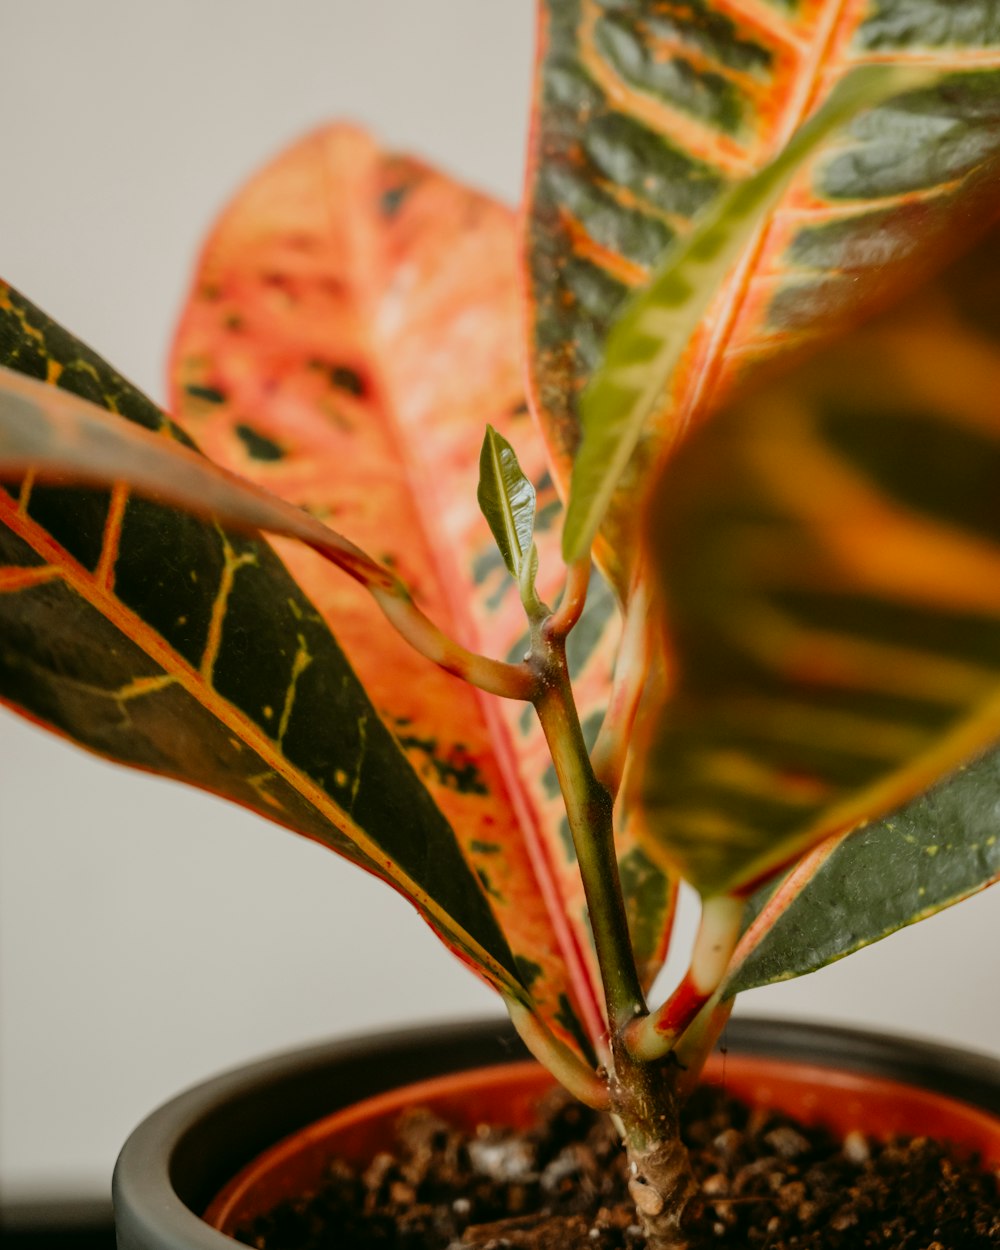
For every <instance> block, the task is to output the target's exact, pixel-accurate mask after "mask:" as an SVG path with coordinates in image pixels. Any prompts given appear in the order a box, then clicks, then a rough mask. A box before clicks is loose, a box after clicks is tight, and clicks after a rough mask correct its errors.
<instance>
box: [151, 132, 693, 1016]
mask: <svg viewBox="0 0 1000 1250" xmlns="http://www.w3.org/2000/svg"><path fill="white" fill-rule="evenodd" d="M515 260H516V248H515V234H514V222H513V218H512V215H511V214H510V213H509V212H508V211H507V210H505V209H503V208H501V207H499V206H498V205H496V204H494V203H492V202H490V201H488V200H486V199H485V198H483V197H482V196H479V195H476V194H473V193H472V192H470V191H467V190H465V189H464V188H462V187H460V186H458V185H456V184H455V183H453V182H451V181H450V180H448V179H446V178H444V177H442V176H441V175H439V174H437V173H434V172H433V171H431V170H429V169H428V168H426V167H425V166H423V165H421V164H419V163H417V162H415V161H413V160H410V159H408V158H405V157H400V156H394V155H389V154H385V153H383V152H381V151H380V150H379V149H378V148H377V147H376V146H375V145H374V144H373V143H372V141H371V140H370V139H368V138H367V137H365V136H364V135H362V134H360V133H359V132H357V131H355V130H352V129H349V128H346V127H334V128H331V129H328V130H324V131H320V132H319V133H317V134H315V135H313V136H311V137H309V138H307V139H305V140H304V141H303V142H301V143H300V144H298V145H296V146H295V147H293V148H292V149H291V150H290V151H288V152H287V153H286V154H284V155H283V156H281V157H280V158H279V159H278V160H276V161H275V162H274V163H273V164H272V165H270V166H269V167H268V168H266V169H265V170H264V171H263V172H262V173H261V174H260V175H259V176H258V177H256V178H255V179H254V180H253V181H252V182H251V183H250V184H249V185H248V186H247V187H246V188H245V189H244V190H243V191H242V192H241V193H240V194H239V195H238V196H237V197H236V199H235V200H234V202H233V203H232V205H231V206H230V207H229V208H228V209H227V210H226V212H225V213H224V214H223V216H222V219H221V221H220V222H219V224H218V226H217V228H216V230H215V231H214V233H213V235H212V236H211V238H210V240H209V242H208V245H207V247H206V250H205V253H204V256H203V259H202V264H201V267H200V269H199V272H198V275H197V279H196V284H195V288H194V291H193V293H192V297H191V300H190V302H189V304H188V307H187V309H186V311H185V313H184V317H183V320H182V323H181V327H180V331H179V335H178V339H177V344H176V350H175V362H174V370H173V373H174V378H175V384H176V401H175V409H176V410H177V411H178V413H179V415H180V418H181V419H182V421H183V422H184V424H185V426H186V428H188V429H190V430H191V431H192V433H194V434H195V435H196V437H197V438H198V440H199V442H200V443H201V445H202V446H203V447H204V448H205V449H206V451H207V452H208V454H209V455H211V456H212V458H213V459H215V460H217V461H218V462H219V463H222V464H227V465H229V466H230V467H232V468H234V469H236V470H237V471H238V472H239V473H241V474H243V475H246V476H249V477H251V478H252V479H253V480H255V481H257V482H260V483H262V484H263V485H265V486H266V487H267V488H268V489H269V490H272V491H274V492H275V493H277V494H279V495H281V496H282V497H284V498H286V499H288V500H290V501H292V502H294V503H297V504H300V505H304V506H305V507H307V508H308V510H310V511H312V512H314V513H316V514H317V515H318V516H322V517H325V518H326V517H328V518H330V520H331V523H332V524H334V525H335V526H336V528H337V529H339V530H341V531H343V532H344V533H345V534H346V535H348V536H349V537H350V538H352V539H353V540H354V541H356V542H358V543H359V544H361V545H362V546H364V547H365V549H366V550H368V551H370V552H371V553H372V554H373V555H374V556H376V557H377V558H379V559H381V560H384V561H385V562H386V563H388V564H389V565H390V566H391V567H392V568H394V569H395V570H396V571H397V572H398V573H399V574H400V575H401V576H402V577H403V579H404V581H405V582H406V583H407V584H408V585H409V586H411V587H412V588H413V589H414V591H415V592H416V594H417V596H418V599H419V601H420V603H421V604H422V605H423V606H424V607H425V609H426V610H427V611H428V612H429V614H430V615H431V616H432V618H433V619H434V620H436V621H437V622H438V623H439V624H441V625H442V626H443V627H444V628H446V629H448V630H449V632H452V633H453V634H454V635H456V636H458V637H460V639H461V641H463V642H464V643H465V644H466V645H470V646H473V647H474V648H475V649H476V650H479V651H482V652H485V653H486V654H489V655H494V656H507V655H508V654H509V655H510V656H513V657H514V658H515V659H517V660H520V658H521V656H522V655H523V653H524V651H525V649H526V646H527V637H526V623H525V619H524V611H523V608H522V606H521V603H520V600H519V596H518V592H517V586H516V584H515V583H514V582H512V580H511V579H510V577H509V575H508V573H507V571H506V569H505V568H504V562H503V558H502V556H501V554H500V552H499V551H498V550H497V548H496V546H495V544H494V542H493V539H492V537H491V535H490V532H489V528H488V527H487V525H486V523H485V522H484V520H483V518H482V517H481V515H480V514H479V510H478V508H477V504H476V486H477V468H478V461H479V445H480V441H481V439H482V434H483V428H484V425H485V424H486V423H490V424H492V425H493V426H494V427H495V428H496V429H497V430H498V432H499V433H500V434H501V435H502V436H503V437H504V438H505V439H507V440H508V441H509V442H510V443H511V444H512V445H513V446H514V447H516V448H517V452H518V456H519V458H520V461H521V466H522V468H523V470H524V472H525V474H526V476H527V478H528V479H529V481H530V482H532V483H533V485H534V487H535V489H536V492H537V504H538V515H537V522H536V530H535V539H536V542H537V545H538V549H539V556H540V562H539V580H538V591H539V594H540V596H541V597H542V598H543V599H544V600H545V601H546V602H552V601H553V600H554V598H557V597H558V593H559V585H560V580H561V577H562V573H561V562H560V560H559V556H558V550H559V548H558V525H557V524H556V522H557V519H558V518H557V513H558V507H559V505H558V503H557V502H556V500H555V497H554V490H553V487H552V484H551V479H550V478H549V477H548V474H547V471H546V468H545V457H544V448H543V447H542V445H541V442H540V440H539V439H538V437H537V434H536V432H535V431H534V429H533V427H532V424H531V420H530V417H529V416H528V414H527V412H526V410H525V408H524V404H523V383H522V380H521V376H520V365H519V359H518V346H517V339H518V332H517V331H518V295H517V281H516V268H515ZM282 550H283V554H284V555H285V558H286V559H287V560H288V561H289V563H290V564H291V566H292V568H293V569H294V571H295V574H296V576H297V577H298V578H299V580H300V581H301V583H302V584H303V585H304V586H306V587H307V588H308V589H309V592H310V595H311V596H312V598H313V599H314V601H315V602H316V603H317V606H318V607H319V608H320V610H321V611H322V612H323V614H324V615H325V616H326V617H327V619H328V620H330V621H336V622H337V625H336V629H337V634H338V637H339V638H340V639H341V640H342V642H343V645H344V647H345V649H346V651H347V653H348V655H349V656H350V658H351V661H352V663H353V664H354V665H355V667H356V668H357V671H358V672H359V674H360V675H361V677H362V680H363V681H364V683H365V686H366V688H367V689H368V690H369V691H370V692H371V694H372V697H373V699H374V700H375V703H376V705H377V706H378V707H379V708H380V710H381V711H382V713H383V715H384V717H385V719H386V721H387V723H389V724H390V725H392V726H393V727H394V728H395V731H396V734H397V737H398V739H399V741H400V743H401V745H402V746H403V749H404V750H405V751H406V752H407V753H408V755H409V756H410V759H411V761H412V762H413V764H414V766H415V767H416V768H417V770H418V772H419V773H420V775H421V777H422V778H423V780H424V782H425V784H427V786H428V788H429V789H430V790H431V792H432V793H433V795H434V796H435V799H436V801H437V802H438V804H439V805H440V807H441V809H442V811H444V812H445V814H446V815H447V816H448V817H449V819H450V820H451V823H452V825H453V827H454V828H455V829H456V830H457V831H458V836H459V837H460V839H461V840H462V843H463V847H464V850H465V853H466V855H467V857H468V860H469V862H470V864H471V865H472V866H473V868H474V870H475V871H476V872H477V873H478V874H479V875H480V877H481V878H482V879H483V880H484V882H485V883H486V886H487V889H488V890H489V893H490V896H491V899H492V901H493V905H494V907H495V909H496V910H497V914H498V916H499V917H500V921H501V924H502V926H503V927H504V930H505V932H507V933H508V935H509V937H510V940H511V943H512V945H513V947H514V949H515V952H516V953H517V954H518V956H519V957H520V960H521V964H522V967H524V968H525V969H527V970H529V971H530V972H532V973H533V974H534V976H533V979H532V990H533V993H534V994H535V995H536V997H537V998H538V999H539V1000H540V1001H541V1002H542V1003H543V1004H544V1005H545V1008H546V1010H547V1012H548V1015H549V1018H550V1019H552V1020H555V1021H556V1023H557V1026H559V1021H562V1025H564V1026H565V1029H564V1030H563V1032H564V1035H565V1032H566V1031H568V1032H569V1033H578V1034H579V1033H580V1032H581V1030H582V1031H583V1032H586V1033H588V1034H589V1035H590V1036H591V1037H596V1036H597V1035H598V1034H599V1032H600V1031H601V1029H602V1028H603V1025H602V1023H601V1018H600V1014H599V1012H598V1009H597V989H596V987H597V986H598V985H599V980H598V978H597V975H596V970H595V968H594V963H593V956H592V951H591V946H590V937H589V931H588V927H587V920H586V914H585V904H584V900H583V893H582V887H581V885H580V881H579V875H578V873H577V871H576V865H575V862H574V861H573V856H572V841H571V839H570V837H569V831H568V828H567V827H566V826H565V818H564V815H563V808H562V803H561V800H560V797H559V793H558V785H557V783H556V781H555V774H554V771H553V770H552V768H551V765H550V761H549V757H548V752H547V749H546V747H545V743H544V739H543V738H542V736H541V734H540V733H539V732H538V730H537V727H536V722H535V719H534V714H533V711H532V709H531V708H530V707H524V706H520V705H516V704H512V703H508V702H503V703H502V704H501V703H500V702H498V701H497V700H493V699H484V698H481V697H479V696H477V694H476V693H475V692H473V691H471V690H462V689H458V690H456V688H455V687H454V684H453V683H449V682H447V680H446V679H444V678H442V677H441V675H439V674H437V673H433V672H428V671H427V670H426V666H425V665H421V664H420V662H419V660H418V659H417V658H416V657H414V656H413V655H412V653H410V651H409V649H408V648H407V647H405V646H404V645H402V644H401V643H400V642H399V640H398V639H396V638H395V637H394V636H393V635H392V634H391V633H390V632H389V631H388V630H387V629H386V628H385V626H384V623H383V622H382V621H381V620H380V619H379V617H378V615H377V613H374V612H373V611H372V607H371V604H370V603H369V602H368V599H367V596H365V595H363V594H361V593H358V592H357V591H356V589H355V588H354V587H352V586H351V585H350V584H349V583H347V582H346V580H345V579H334V578H330V577H329V576H328V574H327V572H326V571H325V570H324V569H322V568H321V567H320V566H319V564H318V562H317V561H316V559H315V558H314V557H313V556H312V555H311V554H310V553H308V552H302V551H291V550H286V549H285V548H282ZM616 628H617V625H616V608H615V604H614V600H613V598H612V596H611V595H610V592H608V591H607V589H606V587H605V586H604V585H603V584H602V583H599V582H595V585H594V586H593V588H592V591H591V596H590V601H589V604H588V609H587V613H586V615H585V617H584V620H583V621H582V622H581V624H580V625H579V626H578V628H577V630H576V631H575V632H574V634H573V635H572V636H571V640H570V642H571V652H572V660H573V663H574V666H575V671H576V674H577V678H578V692H579V695H580V699H581V705H582V707H583V709H584V717H585V719H586V720H587V723H588V725H589V727H590V730H591V731H592V732H596V726H597V724H599V722H600V719H601V716H602V709H603V707H604V705H605V702H606V699H607V690H608V681H609V673H610V669H611V663H612V654H613V648H614V642H615V636H616ZM622 855H623V857H624V858H625V859H626V861H627V862H628V863H630V864H634V865H635V867H636V870H635V871H634V872H632V873H631V875H630V877H629V880H630V881H634V882H635V883H636V884H637V887H641V888H642V890H643V891H644V894H643V898H644V900H645V903H646V905H647V911H646V913H645V920H644V923H643V925H642V926H641V928H640V933H641V934H642V936H643V939H644V941H643V949H642V952H641V953H640V959H641V960H642V961H643V963H644V965H646V967H647V970H648V971H650V972H651V971H652V970H653V969H654V968H655V966H658V963H659V960H660V958H661V957H662V950H663V943H664V936H665V934H666V932H667V929H668V924H669V917H670V909H671V901H672V891H671V890H670V888H669V887H668V885H667V883H666V882H665V880H664V878H663V876H662V873H661V872H660V871H659V870H658V869H655V868H653V867H652V866H648V867H642V868H640V865H643V866H644V865H645V859H644V857H643V855H642V852H641V851H639V850H638V849H637V848H636V847H635V846H634V845H633V844H632V843H631V842H627V843H624V844H623V846H622ZM581 1020H582V1025H581ZM559 1027H562V1026H559Z"/></svg>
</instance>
